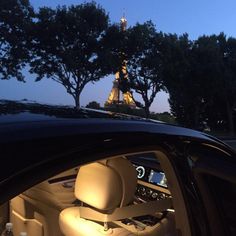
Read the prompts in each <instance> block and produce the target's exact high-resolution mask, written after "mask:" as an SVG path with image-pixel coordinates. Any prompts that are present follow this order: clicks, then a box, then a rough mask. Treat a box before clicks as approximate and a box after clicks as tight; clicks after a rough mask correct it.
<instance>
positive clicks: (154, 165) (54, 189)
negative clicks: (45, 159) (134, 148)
mask: <svg viewBox="0 0 236 236" xmlns="http://www.w3.org/2000/svg"><path fill="white" fill-rule="evenodd" d="M176 179H177V178H176V176H175V173H174V170H173V168H172V167H171V163H170V162H169V161H168V158H167V157H166V155H165V154H164V152H162V151H156V150H155V151H152V152H143V153H132V154H126V155H121V156H115V157H109V158H105V159H102V160H98V161H96V162H93V163H87V164H85V165H82V166H76V167H74V168H72V169H69V170H67V171H64V172H63V173H60V174H58V175H56V176H53V177H51V178H49V179H47V180H45V181H44V182H42V183H40V184H37V185H36V186H33V187H32V188H30V189H28V190H26V191H24V192H22V193H21V194H19V195H18V196H16V197H15V198H13V199H11V200H10V201H9V203H5V204H4V205H2V206H1V208H0V216H1V218H0V223H1V228H4V225H5V223H6V222H12V223H13V233H14V235H15V236H17V235H19V234H20V232H27V234H28V235H29V236H32V235H33V236H63V235H64V236H85V235H94V236H95V235H114V236H116V235H119V236H127V235H143V236H146V235H150V236H151V235H157V236H159V235H160V236H164V235H166V236H167V235H171V236H175V235H179V234H178V230H181V233H182V235H191V233H190V229H189V224H188V219H187V213H186V209H185V204H184V201H183V196H182V193H181V191H180V187H179V184H178V181H177V180H176ZM178 214H180V215H181V217H178ZM180 215H179V216H180Z"/></svg>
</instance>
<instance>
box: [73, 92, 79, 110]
mask: <svg viewBox="0 0 236 236" xmlns="http://www.w3.org/2000/svg"><path fill="white" fill-rule="evenodd" d="M74 99H75V108H76V109H78V110H79V109H80V95H76V96H75V97H74Z"/></svg>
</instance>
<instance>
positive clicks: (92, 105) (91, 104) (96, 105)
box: [86, 101, 101, 109]
mask: <svg viewBox="0 0 236 236" xmlns="http://www.w3.org/2000/svg"><path fill="white" fill-rule="evenodd" d="M86 107H87V108H92V109H100V108H101V107H100V104H99V103H98V102H96V101H92V102H89V103H88V104H87V105H86Z"/></svg>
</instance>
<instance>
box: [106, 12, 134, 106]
mask: <svg viewBox="0 0 236 236" xmlns="http://www.w3.org/2000/svg"><path fill="white" fill-rule="evenodd" d="M120 23H121V29H122V30H123V31H125V30H126V27H127V20H126V19H125V17H124V16H123V17H122V18H121V19H120ZM121 72H122V79H128V73H127V67H126V61H125V60H124V61H123V63H122V67H121ZM120 80H121V75H120V72H116V74H115V80H114V81H113V86H112V90H111V92H110V94H109V97H108V99H107V101H106V103H105V106H110V105H113V104H114V105H121V104H125V105H128V106H130V107H133V108H135V107H136V105H135V102H134V100H133V98H132V96H131V93H130V92H125V93H122V92H121V91H120V89H119V83H120ZM121 96H122V97H123V100H121Z"/></svg>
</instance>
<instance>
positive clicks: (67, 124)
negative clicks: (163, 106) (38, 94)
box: [0, 101, 236, 236]
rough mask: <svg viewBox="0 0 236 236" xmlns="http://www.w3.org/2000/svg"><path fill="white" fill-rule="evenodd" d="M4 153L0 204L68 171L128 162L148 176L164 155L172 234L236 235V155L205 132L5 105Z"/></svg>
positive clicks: (1, 115)
mask: <svg viewBox="0 0 236 236" xmlns="http://www.w3.org/2000/svg"><path fill="white" fill-rule="evenodd" d="M0 147H1V163H2V164H1V171H0V191H1V194H0V202H1V204H8V202H9V201H10V200H11V199H13V198H14V197H16V196H17V195H19V194H22V193H23V192H24V191H27V190H28V189H30V188H32V187H34V186H35V185H37V184H39V183H41V182H43V181H45V180H48V179H49V180H50V179H51V178H52V177H53V176H56V175H57V174H59V173H61V172H63V171H66V170H68V169H70V168H74V167H77V166H81V165H85V164H87V163H91V162H96V161H98V160H101V159H106V158H110V157H114V156H120V155H122V156H126V157H127V158H128V159H129V158H130V160H131V162H132V163H133V164H134V165H135V167H137V166H142V167H144V169H145V171H147V170H148V171H149V172H150V171H153V169H152V168H154V167H155V166H159V164H160V163H159V162H160V160H159V161H157V160H156V159H155V155H157V156H158V155H162V154H163V155H164V156H165V157H164V159H165V158H166V161H167V162H165V163H164V162H163V163H164V165H165V168H164V167H163V169H164V172H166V169H168V168H170V169H171V171H170V172H169V174H168V173H166V174H167V181H168V189H169V190H168V191H169V192H171V198H172V199H173V209H174V211H175V224H176V230H175V232H174V234H173V235H236V227H235V225H236V217H235V216H236V154H235V151H234V150H233V149H231V148H230V147H229V146H227V145H226V144H224V143H223V142H221V141H219V140H218V139H216V138H214V137H211V136H209V135H207V134H205V133H201V132H198V131H194V130H190V129H186V128H182V127H177V126H174V125H168V124H165V123H161V122H154V121H149V120H146V119H141V118H140V119H138V118H135V117H130V116H124V115H119V114H115V113H109V112H107V113H106V112H97V111H92V110H86V109H84V110H83V109H82V110H80V111H77V110H76V109H73V108H70V107H60V106H49V105H39V104H36V103H20V102H11V101H1V103H0ZM160 159H161V157H160ZM157 168H158V167H157ZM154 169H155V168H154ZM167 172H168V171H167ZM149 174H150V173H149ZM142 178H143V179H142ZM168 178H169V179H168ZM61 181H63V179H62V180H61ZM140 181H143V182H142V183H144V182H147V184H146V185H145V186H140V185H139V186H137V192H136V194H137V195H140V196H138V197H140V198H143V199H144V200H145V201H149V197H148V193H149V192H150V191H151V192H152V193H153V191H154V190H153V189H152V188H151V186H150V181H149V180H148V179H147V177H145V176H141V180H140ZM148 182H149V183H148ZM159 187H160V186H159ZM165 188H166V186H164V187H163V188H162V187H161V189H163V191H164V192H163V194H164V195H163V196H164V197H163V198H165V196H168V193H169V192H168V191H165V190H164V189H165ZM158 194H160V198H161V196H162V195H161V194H162V192H161V191H160V192H158ZM165 194H167V195H165ZM136 197H137V196H136ZM160 198H157V199H156V200H160ZM10 210H11V208H10ZM0 213H2V212H0ZM163 217H165V216H163ZM5 221H9V218H7V217H4V216H2V221H1V224H3V223H5ZM44 235H46V234H44ZM143 235H149V234H145V231H143ZM158 235H159V234H157V236H158ZM163 235H164V234H163ZM166 235H167V234H166Z"/></svg>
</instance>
